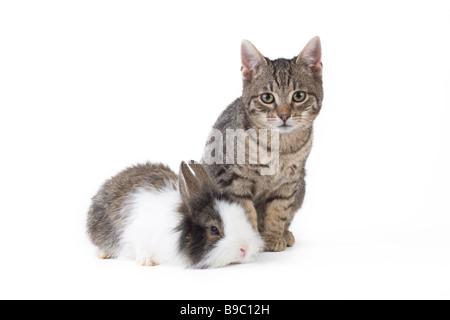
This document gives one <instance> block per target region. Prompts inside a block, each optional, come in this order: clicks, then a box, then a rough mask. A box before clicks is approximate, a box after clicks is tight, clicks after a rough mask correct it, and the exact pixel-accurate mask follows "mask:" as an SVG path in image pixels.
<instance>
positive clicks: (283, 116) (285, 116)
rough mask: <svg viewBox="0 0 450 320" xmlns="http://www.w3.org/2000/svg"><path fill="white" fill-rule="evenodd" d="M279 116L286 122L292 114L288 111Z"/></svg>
mask: <svg viewBox="0 0 450 320" xmlns="http://www.w3.org/2000/svg"><path fill="white" fill-rule="evenodd" d="M278 117H280V119H281V120H283V121H284V122H286V121H287V119H289V118H290V117H291V115H290V114H287V113H281V114H279V115H278Z"/></svg>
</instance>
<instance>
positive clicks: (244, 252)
mask: <svg viewBox="0 0 450 320" xmlns="http://www.w3.org/2000/svg"><path fill="white" fill-rule="evenodd" d="M241 252H242V253H241V256H242V258H244V257H245V255H246V253H247V250H245V249H244V248H241Z"/></svg>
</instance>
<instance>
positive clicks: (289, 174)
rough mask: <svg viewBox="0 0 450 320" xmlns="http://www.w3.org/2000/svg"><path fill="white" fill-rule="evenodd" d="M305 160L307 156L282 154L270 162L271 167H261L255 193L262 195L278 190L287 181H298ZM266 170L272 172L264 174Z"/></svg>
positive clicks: (258, 195)
mask: <svg viewBox="0 0 450 320" xmlns="http://www.w3.org/2000/svg"><path fill="white" fill-rule="evenodd" d="M305 161H306V156H305V157H302V156H299V155H280V157H279V158H278V159H277V160H275V161H273V162H272V163H270V164H269V166H270V167H269V168H268V167H267V166H261V167H259V168H258V171H257V179H255V184H254V195H255V196H256V197H260V196H262V195H264V194H268V193H271V192H273V191H275V190H278V189H279V188H280V187H282V186H283V185H285V184H286V183H287V182H295V181H298V180H299V179H300V178H301V176H302V172H303V167H304V164H305ZM271 170H272V172H270V171H271ZM264 172H266V173H270V174H263V173H264Z"/></svg>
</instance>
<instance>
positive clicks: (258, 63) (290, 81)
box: [241, 37, 323, 133]
mask: <svg viewBox="0 0 450 320" xmlns="http://www.w3.org/2000/svg"><path fill="white" fill-rule="evenodd" d="M321 58H322V49H321V45H320V39H319V37H315V38H313V39H311V40H310V41H309V42H308V44H307V45H306V47H305V48H304V49H303V51H302V52H301V53H300V54H299V55H298V56H297V57H294V58H293V59H277V60H270V59H268V58H265V57H264V56H263V55H262V54H261V53H260V52H259V51H258V50H257V49H256V48H255V46H254V45H253V44H252V43H251V42H250V41H247V40H244V41H242V47H241V59H242V68H241V71H242V77H243V81H244V88H243V94H242V99H243V103H244V105H245V108H246V111H247V113H248V115H249V118H250V120H251V121H252V122H253V124H254V125H255V126H256V127H259V128H263V129H279V130H280V133H288V132H292V131H294V130H299V129H305V128H308V127H310V126H311V125H312V123H313V121H314V119H315V118H316V117H317V115H318V114H319V111H320V108H321V106H322V99H323V89H322V59H321Z"/></svg>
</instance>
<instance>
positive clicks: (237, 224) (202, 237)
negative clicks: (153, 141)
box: [87, 162, 264, 268]
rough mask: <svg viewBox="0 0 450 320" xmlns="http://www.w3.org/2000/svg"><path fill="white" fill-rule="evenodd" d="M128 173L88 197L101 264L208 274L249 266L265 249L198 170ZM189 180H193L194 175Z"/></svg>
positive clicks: (144, 168) (149, 168) (150, 167)
mask: <svg viewBox="0 0 450 320" xmlns="http://www.w3.org/2000/svg"><path fill="white" fill-rule="evenodd" d="M190 168H192V170H193V172H194V173H192V172H191V170H190V169H189V166H188V165H187V164H186V163H184V162H183V163H181V166H180V173H179V177H178V176H177V175H176V174H175V173H174V172H173V171H172V170H170V169H169V168H168V167H167V166H165V165H162V164H151V163H147V164H144V165H137V166H134V167H131V168H128V169H126V170H124V171H122V172H121V173H119V174H118V175H116V176H115V177H113V178H111V179H109V180H108V181H106V182H105V184H104V185H103V186H102V187H101V188H100V190H99V191H98V193H97V195H95V196H94V197H93V199H92V205H91V207H90V210H89V215H88V223H87V227H88V233H89V236H90V238H91V240H92V242H93V243H94V244H95V245H96V246H97V247H98V248H99V254H100V257H101V258H119V259H133V260H136V261H137V263H139V264H141V265H149V266H153V265H159V264H161V265H181V266H185V267H191V268H214V267H222V266H226V265H229V264H232V263H247V262H250V261H253V260H254V259H255V258H256V256H257V255H258V253H259V252H261V251H262V249H263V247H264V242H263V241H262V239H261V237H260V235H259V234H258V233H257V232H255V231H254V229H253V227H252V226H251V224H250V222H249V221H248V218H247V215H246V213H245V211H244V208H243V207H242V206H241V205H240V204H237V203H235V202H233V201H231V200H230V199H229V198H228V197H227V196H226V195H225V194H222V193H221V192H220V191H219V190H218V189H217V187H215V185H214V184H213V183H212V182H211V180H210V179H209V177H208V174H207V173H206V171H205V169H204V168H203V167H202V165H200V164H197V163H196V164H190ZM194 174H195V175H194Z"/></svg>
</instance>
